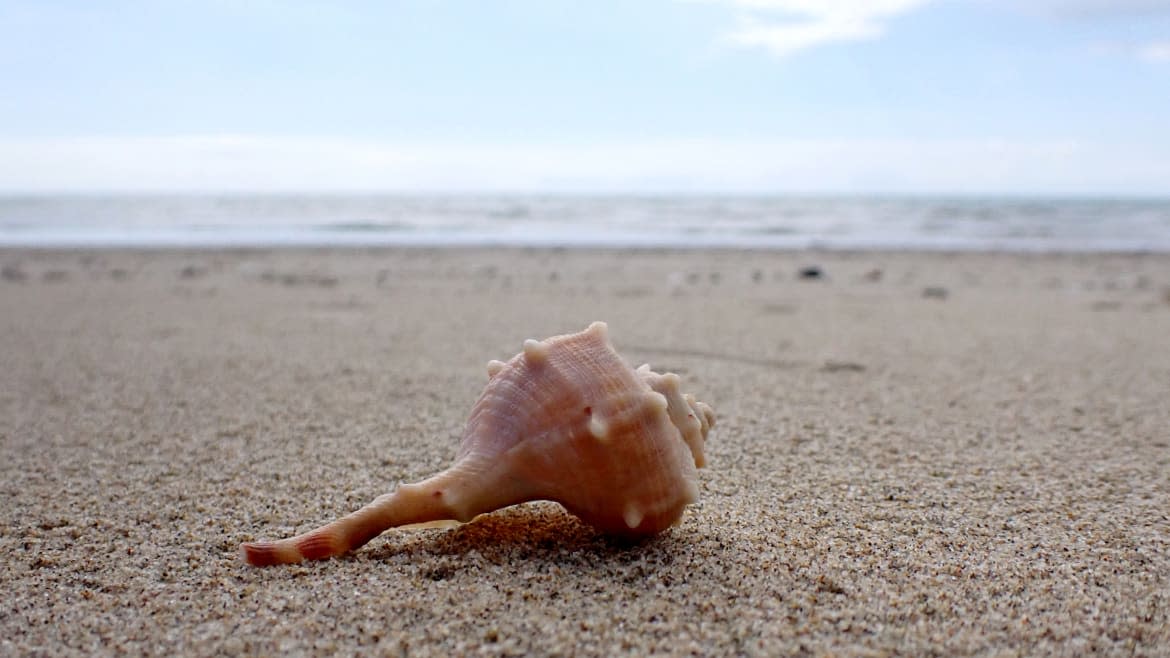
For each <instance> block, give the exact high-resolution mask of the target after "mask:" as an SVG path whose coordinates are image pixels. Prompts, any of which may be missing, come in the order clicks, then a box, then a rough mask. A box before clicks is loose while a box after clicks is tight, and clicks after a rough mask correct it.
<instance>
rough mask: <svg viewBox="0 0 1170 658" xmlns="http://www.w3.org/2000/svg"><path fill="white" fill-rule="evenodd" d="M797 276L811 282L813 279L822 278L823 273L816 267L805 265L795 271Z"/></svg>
mask: <svg viewBox="0 0 1170 658" xmlns="http://www.w3.org/2000/svg"><path fill="white" fill-rule="evenodd" d="M797 276H799V277H800V278H802V279H805V280H806V281H812V280H814V279H821V278H824V276H825V273H824V271H822V270H821V268H820V267H819V266H817V265H806V266H804V267H802V268H800V270H798V271H797Z"/></svg>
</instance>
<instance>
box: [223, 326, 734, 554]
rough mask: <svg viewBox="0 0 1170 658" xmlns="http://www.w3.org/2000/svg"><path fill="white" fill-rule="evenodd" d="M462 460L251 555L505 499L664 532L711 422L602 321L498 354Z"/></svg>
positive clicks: (310, 547) (316, 548)
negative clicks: (505, 356)
mask: <svg viewBox="0 0 1170 658" xmlns="http://www.w3.org/2000/svg"><path fill="white" fill-rule="evenodd" d="M487 372H488V378H489V379H488V384H487V387H486V388H485V389H484V391H483V393H482V394H481V395H480V397H479V400H478V401H477V402H476V403H475V405H474V406H473V407H472V409H471V413H470V415H469V417H468V420H467V426H466V429H465V431H464V434H463V441H462V444H461V446H460V450H459V453H458V455H457V457H456V459H455V463H454V464H453V465H452V466H451V467H450V468H448V469H447V470H445V471H443V472H441V473H439V474H437V475H435V476H433V477H430V478H428V479H426V480H423V481H421V482H417V483H414V484H404V485H401V486H399V487H398V489H397V490H395V491H394V492H393V493H389V494H386V495H383V496H379V497H378V498H377V499H375V500H374V501H373V502H371V503H370V504H368V505H366V506H365V507H363V508H361V509H359V510H357V511H356V512H353V513H352V514H349V515H348V516H345V517H342V518H340V519H338V520H336V521H334V522H332V523H329V524H327V525H325V526H322V527H320V528H318V529H316V530H312V531H310V532H307V533H305V534H302V535H298V536H296V537H291V538H288V539H283V540H279V541H262V542H253V543H245V544H243V545H242V546H241V547H240V548H241V553H242V555H243V557H244V559H245V560H246V561H247V562H249V563H250V564H254V565H258V566H263V565H270V564H283V563H292V562H300V561H301V560H306V559H310V560H315V559H324V558H328V557H333V556H336V555H341V554H343V553H346V552H348V551H351V550H353V549H356V548H358V547H360V546H362V545H363V544H365V543H366V542H368V541H370V540H371V539H373V538H374V537H376V536H378V535H379V534H381V533H382V532H383V531H384V530H386V529H388V528H392V527H396V526H400V525H408V524H414V523H423V522H430V521H441V520H455V521H462V522H466V521H470V520H471V519H473V518H475V517H476V516H478V515H479V514H484V513H487V512H491V511H493V510H497V509H500V508H503V507H507V506H509V505H515V504H517V503H522V502H526V501H532V500H552V501H556V502H558V503H560V504H561V505H563V506H564V507H565V508H566V509H567V510H568V511H569V512H571V513H572V514H574V515H576V516H578V517H580V518H581V519H582V520H584V521H585V522H587V523H589V524H590V525H592V526H594V527H595V528H597V529H598V530H600V531H602V532H604V533H607V534H613V535H622V536H631V537H638V536H648V535H653V534H656V533H659V532H661V531H663V530H665V529H666V528H668V527H670V526H671V525H672V524H674V523H676V522H677V521H678V520H679V519H680V518H681V516H682V513H683V510H684V509H685V508H686V506H687V505H688V504H690V503H693V502H695V501H696V500H697V499H698V485H697V477H698V476H697V471H696V469H697V468H700V467H702V466H703V465H705V463H706V459H705V457H704V452H703V447H704V443H705V441H706V438H707V435H708V432H709V431H710V429H711V427H712V426H713V425H714V423H715V415H714V413H713V412H712V411H711V408H710V407H708V406H707V405H706V404H703V403H702V402H698V401H696V400H695V398H694V397H693V396H690V395H686V394H683V393H681V391H680V390H679V387H680V384H681V382H680V379H679V377H678V375H675V374H672V373H666V374H658V373H655V372H653V371H651V370H650V368H649V366H642V367H641V368H639V369H637V370H634V369H633V368H631V367H630V366H629V364H627V363H626V361H625V360H624V359H622V357H621V356H620V355H618V353H617V352H616V351H614V349H613V346H612V345H611V344H610V342H609V332H608V328H607V327H606V325H605V323H604V322H594V323H593V324H591V325H589V327H588V328H587V329H586V330H584V331H582V332H579V333H575V334H566V335H562V336H554V337H552V338H548V339H546V340H531V339H530V340H527V341H524V344H523V349H522V351H521V352H520V353H519V354H517V355H516V356H514V357H512V358H511V359H510V360H508V361H507V362H502V361H494V360H493V361H491V362H489V363H488V366H487Z"/></svg>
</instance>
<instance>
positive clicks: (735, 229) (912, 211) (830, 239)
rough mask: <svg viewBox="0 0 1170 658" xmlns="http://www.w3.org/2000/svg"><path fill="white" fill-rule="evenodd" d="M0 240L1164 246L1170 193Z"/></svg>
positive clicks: (564, 202) (85, 207)
mask: <svg viewBox="0 0 1170 658" xmlns="http://www.w3.org/2000/svg"><path fill="white" fill-rule="evenodd" d="M0 245H2V246H48V247H54V246H56V247H60V246H155V247H176V246H179V247H210V246H280V245H322V246H329V245H352V246H365V245H369V246H376V245H534V246H549V245H555V246H638V247H706V246H720V247H746V248H752V247H756V248H771V247H775V248H805V247H822V248H829V249H832V248H842V249H890V248H893V249H976V250H982V249H994V250H1042V251H1050V250H1051V251H1055V250H1061V251H1063V250H1073V251H1161V252H1167V251H1170V199H1165V200H1108V199H1101V200H1084V199H991V198H988V199H979V198H857V197H837V198H834V197H807V198H797V197H689V196H678V197H602V196H596V197H587V196H580V197H575V196H456V195H451V196H389V195H305V196H292V195H284V196H274V195H239V194H237V195H223V196H221V195H165V196H164V195H154V196H35V197H34V196H23V197H16V196H9V197H0Z"/></svg>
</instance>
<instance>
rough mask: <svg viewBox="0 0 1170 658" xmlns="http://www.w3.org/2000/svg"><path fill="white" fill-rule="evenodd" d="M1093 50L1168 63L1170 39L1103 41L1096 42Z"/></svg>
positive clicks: (1104, 53)
mask: <svg viewBox="0 0 1170 658" xmlns="http://www.w3.org/2000/svg"><path fill="white" fill-rule="evenodd" d="M1093 50H1094V51H1095V52H1097V53H1098V54H1101V55H1113V56H1123V57H1134V58H1137V59H1142V60H1145V61H1147V62H1154V63H1159V64H1160V63H1170V41H1150V42H1146V43H1135V42H1116V41H1113V42H1104V43H1098V44H1096V45H1095V46H1094V47H1093Z"/></svg>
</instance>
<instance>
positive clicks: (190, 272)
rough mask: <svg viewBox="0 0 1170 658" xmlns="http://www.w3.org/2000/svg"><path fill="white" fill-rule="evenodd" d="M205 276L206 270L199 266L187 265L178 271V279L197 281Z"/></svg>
mask: <svg viewBox="0 0 1170 658" xmlns="http://www.w3.org/2000/svg"><path fill="white" fill-rule="evenodd" d="M205 274H207V268H206V267H200V266H199V265H187V266H185V267H183V269H181V270H179V278H180V279H198V278H199V277H201V276H203V275H205Z"/></svg>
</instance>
